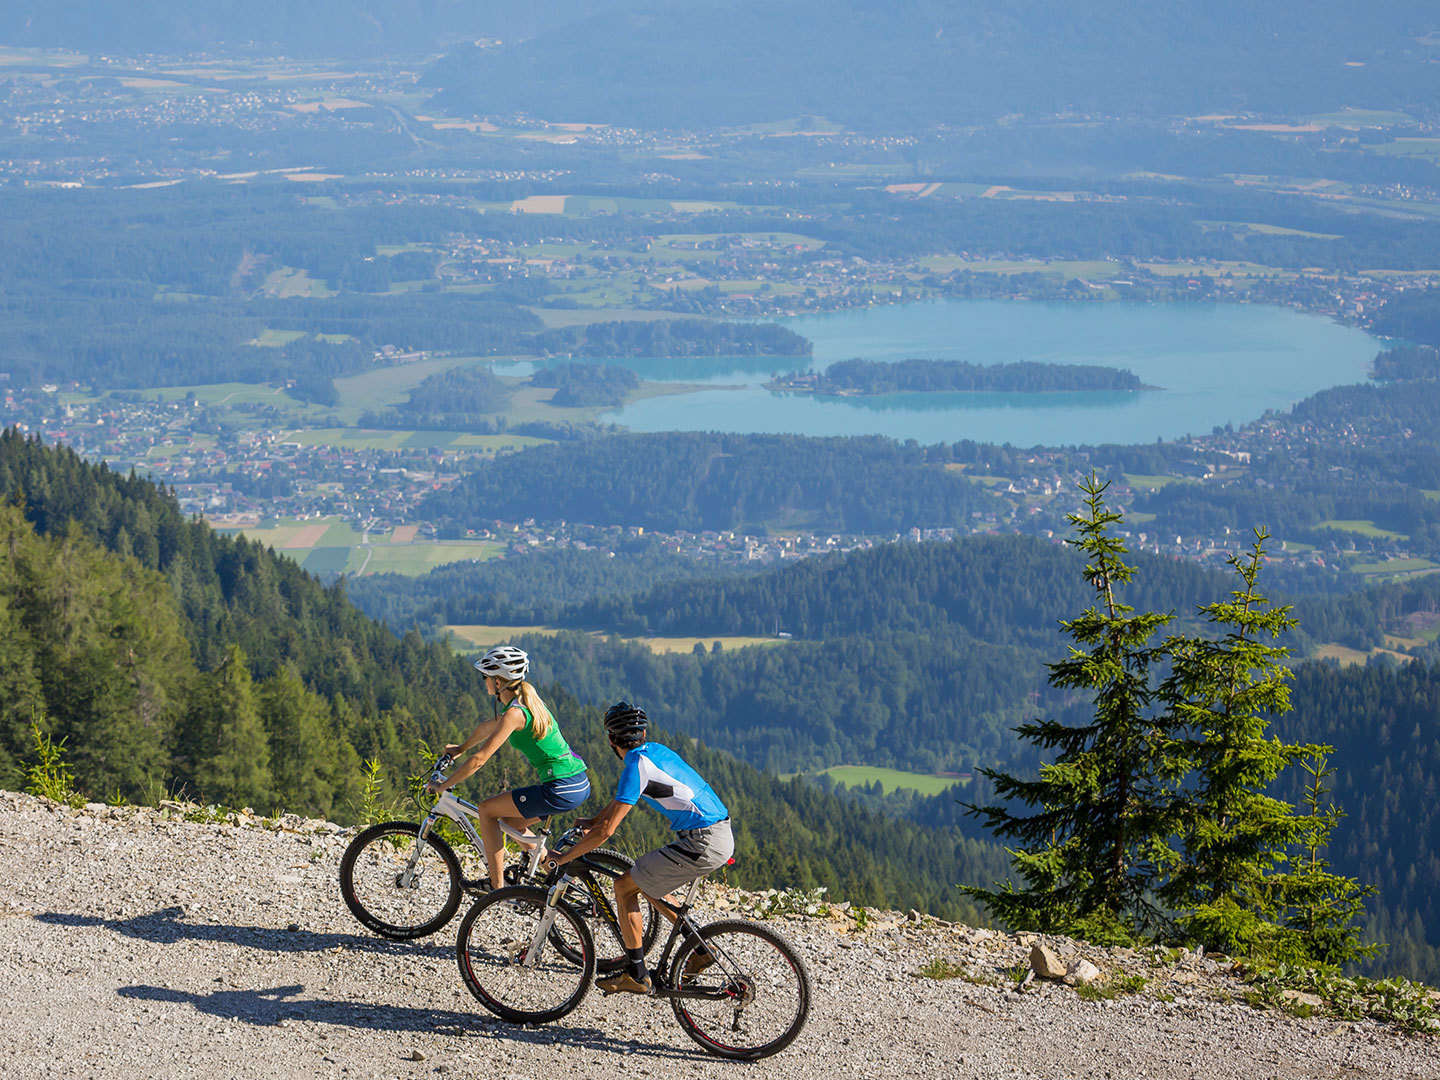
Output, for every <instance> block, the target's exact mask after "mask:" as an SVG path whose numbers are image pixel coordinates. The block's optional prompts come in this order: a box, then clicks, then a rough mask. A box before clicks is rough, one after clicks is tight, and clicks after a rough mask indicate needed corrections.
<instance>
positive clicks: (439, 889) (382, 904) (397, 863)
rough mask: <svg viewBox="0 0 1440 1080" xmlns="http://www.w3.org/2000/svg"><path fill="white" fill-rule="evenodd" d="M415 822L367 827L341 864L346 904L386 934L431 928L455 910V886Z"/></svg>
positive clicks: (415, 932) (406, 934)
mask: <svg viewBox="0 0 1440 1080" xmlns="http://www.w3.org/2000/svg"><path fill="white" fill-rule="evenodd" d="M416 832H417V830H416V828H415V826H414V825H410V824H406V823H396V824H393V825H386V826H377V827H375V828H373V829H368V830H366V831H365V833H363V834H362V835H361V836H359V837H357V838H356V841H355V842H354V843H353V844H352V848H351V850H350V851H347V853H346V857H345V859H344V860H343V862H342V866H341V890H342V892H343V894H344V896H345V901H346V903H347V904H348V905H349V906H350V908H351V910H352V911H354V912H355V914H356V916H357V917H359V918H360V920H361V921H362V922H364V923H365V925H366V926H368V927H370V928H371V929H372V930H375V931H376V932H378V933H381V934H384V935H386V936H387V937H412V936H420V935H423V934H427V933H433V932H434V931H435V930H437V929H439V928H440V927H441V926H443V925H444V924H445V923H446V922H448V921H449V920H450V918H451V916H452V915H453V914H454V913H455V910H456V908H457V907H458V905H459V886H458V883H457V882H456V881H454V880H453V879H452V876H451V875H452V868H451V867H450V866H449V865H448V863H447V861H446V859H445V857H444V855H442V853H441V851H440V850H438V849H437V847H436V846H435V844H434V843H432V842H428V841H421V840H419V839H418V838H417V836H416Z"/></svg>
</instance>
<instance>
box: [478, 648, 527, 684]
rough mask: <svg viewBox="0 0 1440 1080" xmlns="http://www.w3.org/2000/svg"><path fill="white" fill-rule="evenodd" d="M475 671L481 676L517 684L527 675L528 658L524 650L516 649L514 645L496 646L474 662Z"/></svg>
mask: <svg viewBox="0 0 1440 1080" xmlns="http://www.w3.org/2000/svg"><path fill="white" fill-rule="evenodd" d="M475 670H476V671H478V672H480V674H481V675H493V676H495V678H497V679H500V680H501V681H502V682H507V683H511V682H517V681H519V680H520V679H523V678H525V676H526V675H527V674H528V673H529V671H530V658H529V657H528V656H526V655H525V650H524V649H517V648H515V646H514V645H496V646H495V647H494V648H493V649H491V650H490V651H489V652H487V653H486V654H485V655H484V656H482V657H480V659H479V660H476V661H475Z"/></svg>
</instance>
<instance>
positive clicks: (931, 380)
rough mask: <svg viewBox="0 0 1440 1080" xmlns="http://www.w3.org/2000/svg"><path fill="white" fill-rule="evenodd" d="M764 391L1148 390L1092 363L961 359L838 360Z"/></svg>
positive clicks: (1133, 378) (777, 380) (780, 378)
mask: <svg viewBox="0 0 1440 1080" xmlns="http://www.w3.org/2000/svg"><path fill="white" fill-rule="evenodd" d="M765 386H766V388H767V389H769V390H785V391H790V392H793V393H802V394H826V395H845V396H848V395H860V394H899V393H925V392H931V391H954V390H968V391H974V390H995V391H1007V392H1020V393H1040V392H1043V391H1051V390H1149V389H1153V387H1147V386H1146V385H1145V384H1144V383H1142V382H1141V381H1140V377H1139V376H1138V375H1136V374H1135V373H1134V372H1131V371H1125V370H1124V369H1122V368H1109V367H1101V366H1099V365H1096V364H1042V363H1036V362H1033V361H1020V362H1017V363H1012V364H972V363H970V362H969V361H966V360H899V361H895V362H893V363H886V362H881V361H875V360H840V361H838V362H836V363H834V364H831V365H830V366H829V367H828V368H826V369H825V370H824V371H800V372H795V373H792V374H782V375H776V376H775V377H774V378H773V379H771V380H770V381H769V382H767V383H766V384H765Z"/></svg>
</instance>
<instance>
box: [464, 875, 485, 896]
mask: <svg viewBox="0 0 1440 1080" xmlns="http://www.w3.org/2000/svg"><path fill="white" fill-rule="evenodd" d="M460 884H461V886H462V887H463V888H464V889H465V891H466V892H468V893H474V894H476V895H477V896H478V895H479V894H481V893H487V892H489V891H490V879H489V878H488V877H478V878H465V879H464V880H463V881H461V882H460Z"/></svg>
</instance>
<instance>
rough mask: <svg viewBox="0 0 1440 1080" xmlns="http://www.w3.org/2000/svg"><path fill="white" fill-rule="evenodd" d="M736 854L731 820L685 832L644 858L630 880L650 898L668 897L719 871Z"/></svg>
mask: <svg viewBox="0 0 1440 1080" xmlns="http://www.w3.org/2000/svg"><path fill="white" fill-rule="evenodd" d="M733 854H735V834H734V833H732V832H731V831H730V819H729V818H726V819H725V820H724V821H717V822H716V823H715V824H714V825H707V826H705V828H703V829H683V830H681V831H680V832H677V833H676V834H675V839H674V840H672V841H671V842H670V843H668V844H666V845H665V846H664V847H662V848H660V850H658V851H652V852H650V853H649V854H648V855H641V856H640V858H638V859H636V860H635V865H634V866H632V867H631V868H630V877H631V878H633V879H634V881H635V884H636V885H639V886H640V891H641V892H643V893H644V894H645V895H647V896H665V895H666V894H667V893H670V892H673V891H674V890H676V889H678V888H680V887H681V886H682V885H689V884H690V882H692V881H694V880H695V879H696V878H698V877H703V876H704V875H705V874H708V873H710V871H711V870H718V869H719V868H720V867H722V866H724V865H725V864H726V863H727V862H729V861H730V856H731V855H733Z"/></svg>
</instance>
